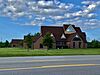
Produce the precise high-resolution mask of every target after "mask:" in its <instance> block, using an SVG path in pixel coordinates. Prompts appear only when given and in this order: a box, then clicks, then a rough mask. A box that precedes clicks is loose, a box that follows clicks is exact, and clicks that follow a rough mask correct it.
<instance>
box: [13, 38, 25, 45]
mask: <svg viewBox="0 0 100 75" xmlns="http://www.w3.org/2000/svg"><path fill="white" fill-rule="evenodd" d="M21 41H23V39H12V40H11V43H16V44H18V43H20V42H21Z"/></svg>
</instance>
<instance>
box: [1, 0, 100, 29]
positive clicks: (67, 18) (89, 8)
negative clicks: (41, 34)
mask: <svg viewBox="0 0 100 75" xmlns="http://www.w3.org/2000/svg"><path fill="white" fill-rule="evenodd" d="M99 7H100V1H91V0H87V1H83V2H81V4H80V5H75V4H74V3H62V2H61V1H60V0H59V1H58V0H0V16H4V17H10V18H12V19H18V18H22V19H23V17H26V18H28V19H29V20H28V21H26V20H25V23H24V24H22V25H33V26H34V25H39V26H40V25H44V24H45V22H52V23H54V25H55V24H56V25H57V23H58V25H62V24H63V23H70V24H76V25H79V26H81V27H83V26H84V27H83V28H84V29H87V28H90V27H91V28H95V27H100V26H99V24H98V23H100V21H99V20H96V21H94V22H92V21H91V20H93V19H95V18H96V17H97V16H98V14H97V13H95V11H98V8H99ZM76 9H77V10H76ZM87 21H89V22H87ZM83 24H84V25H83ZM88 26H89V27H88ZM85 27H87V28H85Z"/></svg>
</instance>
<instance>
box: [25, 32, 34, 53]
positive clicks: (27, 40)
mask: <svg viewBox="0 0 100 75" xmlns="http://www.w3.org/2000/svg"><path fill="white" fill-rule="evenodd" d="M32 38H33V36H32V35H31V34H30V33H29V34H28V35H26V36H25V39H24V42H25V43H26V45H27V48H28V51H29V48H32V42H33V39H32Z"/></svg>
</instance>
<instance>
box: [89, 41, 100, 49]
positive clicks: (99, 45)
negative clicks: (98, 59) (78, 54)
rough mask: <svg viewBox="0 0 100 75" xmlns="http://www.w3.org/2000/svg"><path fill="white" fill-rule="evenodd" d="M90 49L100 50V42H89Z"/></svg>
mask: <svg viewBox="0 0 100 75" xmlns="http://www.w3.org/2000/svg"><path fill="white" fill-rule="evenodd" d="M88 48H100V42H99V41H98V40H95V39H94V40H92V41H91V42H88Z"/></svg>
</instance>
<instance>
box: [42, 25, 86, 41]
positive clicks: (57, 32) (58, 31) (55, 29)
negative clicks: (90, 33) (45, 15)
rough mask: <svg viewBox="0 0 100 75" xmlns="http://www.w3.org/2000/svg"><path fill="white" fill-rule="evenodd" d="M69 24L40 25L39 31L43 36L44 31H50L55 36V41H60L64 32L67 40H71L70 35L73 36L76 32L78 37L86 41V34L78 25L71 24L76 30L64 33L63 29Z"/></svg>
mask: <svg viewBox="0 0 100 75" xmlns="http://www.w3.org/2000/svg"><path fill="white" fill-rule="evenodd" d="M69 26H70V24H68V25H67V24H64V25H63V26H41V33H42V36H44V35H45V34H46V33H48V32H49V33H52V34H53V36H54V37H55V40H56V41H60V40H62V39H61V36H62V35H63V34H64V35H65V37H66V40H67V41H71V39H72V37H74V36H75V35H76V34H78V35H79V36H80V38H81V39H82V40H83V41H84V42H86V35H85V33H84V32H82V31H81V29H80V28H79V27H75V25H72V27H73V28H74V29H75V31H76V32H74V33H65V30H66V29H67V28H68V27H69Z"/></svg>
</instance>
